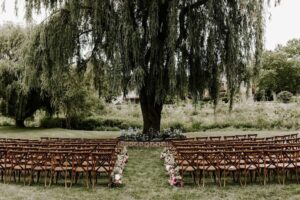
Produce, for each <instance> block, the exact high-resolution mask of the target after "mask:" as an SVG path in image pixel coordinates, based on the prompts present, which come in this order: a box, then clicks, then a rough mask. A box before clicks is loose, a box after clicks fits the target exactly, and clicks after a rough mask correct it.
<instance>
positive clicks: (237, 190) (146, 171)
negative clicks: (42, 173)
mask: <svg viewBox="0 0 300 200" xmlns="http://www.w3.org/2000/svg"><path fill="white" fill-rule="evenodd" d="M248 133H258V136H259V137H265V136H273V135H280V134H288V133H295V131H274V130H273V131H259V132H257V131H249V130H248V131H240V130H218V131H206V132H192V133H187V134H186V135H187V136H189V137H194V136H206V135H236V134H248ZM118 135H119V132H118V131H109V132H104V131H74V130H65V129H40V128H28V129H16V128H11V127H1V128H0V137H12V138H32V139H38V138H39V137H43V136H49V137H87V138H108V137H111V138H114V137H117V136H118ZM128 150H129V151H128V153H129V162H128V165H127V166H126V169H125V172H124V180H123V182H124V185H123V186H122V187H118V188H111V189H110V188H107V187H105V186H101V185H100V186H98V187H97V188H95V189H94V190H92V189H85V188H84V187H82V186H81V185H78V186H74V187H72V188H68V189H65V188H64V186H63V185H53V186H51V187H50V188H44V186H43V185H42V184H41V185H36V184H35V185H33V186H23V184H15V183H12V184H3V183H1V184H0V194H1V195H0V199H12V200H19V199H20V200H21V199H22V200H23V199H26V200H32V199H35V200H39V199H47V200H48V199H49V200H52V199H53V200H54V199H61V200H63V199H64V200H65V199H120V200H129V199H130V200H131V199H146V200H147V199H149V200H150V199H151V200H152V199H157V200H158V199H180V200H184V199H188V200H192V199H299V198H300V187H299V185H297V184H295V183H288V184H286V185H279V184H277V183H274V184H273V183H272V184H270V185H266V186H261V185H259V184H253V185H251V184H250V185H247V186H245V187H241V186H240V185H239V184H229V185H228V186H226V187H225V188H223V187H218V186H216V185H215V184H209V185H207V186H205V187H202V186H197V185H194V184H191V183H187V184H186V185H185V186H184V187H183V188H176V187H172V186H170V185H169V184H168V182H167V180H168V175H167V173H166V172H165V170H164V166H163V162H162V161H161V160H160V159H159V156H160V152H161V151H162V149H161V148H150V149H147V148H129V149H128Z"/></svg>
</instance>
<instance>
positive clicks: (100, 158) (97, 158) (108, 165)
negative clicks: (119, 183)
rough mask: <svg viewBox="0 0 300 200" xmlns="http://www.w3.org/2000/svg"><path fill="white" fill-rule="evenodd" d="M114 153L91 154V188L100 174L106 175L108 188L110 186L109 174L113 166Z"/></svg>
mask: <svg viewBox="0 0 300 200" xmlns="http://www.w3.org/2000/svg"><path fill="white" fill-rule="evenodd" d="M115 160H116V156H115V152H97V153H95V152H94V153H92V163H93V170H92V173H93V175H92V176H93V182H92V184H93V188H94V187H95V184H96V183H97V176H98V175H100V174H102V173H103V174H107V176H108V186H109V187H111V186H112V178H111V173H112V171H113V168H114V165H115Z"/></svg>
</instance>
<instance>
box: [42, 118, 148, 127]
mask: <svg viewBox="0 0 300 200" xmlns="http://www.w3.org/2000/svg"><path fill="white" fill-rule="evenodd" d="M68 122H69V126H68V127H67V126H66V124H67V120H66V119H65V118H49V117H47V118H43V119H42V120H41V122H40V126H41V127H42V128H66V127H67V128H70V129H75V130H120V129H128V128H129V127H136V128H141V127H142V125H141V124H138V123H137V122H127V121H123V120H119V119H101V118H87V119H81V118H72V119H69V121H68Z"/></svg>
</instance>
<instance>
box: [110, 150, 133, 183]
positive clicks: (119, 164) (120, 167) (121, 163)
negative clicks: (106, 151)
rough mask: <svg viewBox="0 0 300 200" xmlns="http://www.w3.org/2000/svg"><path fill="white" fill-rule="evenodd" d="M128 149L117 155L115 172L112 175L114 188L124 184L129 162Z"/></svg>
mask: <svg viewBox="0 0 300 200" xmlns="http://www.w3.org/2000/svg"><path fill="white" fill-rule="evenodd" d="M128 158H129V156H128V153H127V148H126V147H123V149H122V150H121V152H120V154H118V155H117V161H116V164H115V167H114V170H113V172H112V174H111V178H112V183H113V185H114V186H119V185H121V184H122V178H123V171H124V168H125V165H126V163H127V162H128Z"/></svg>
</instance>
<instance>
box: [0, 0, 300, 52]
mask: <svg viewBox="0 0 300 200" xmlns="http://www.w3.org/2000/svg"><path fill="white" fill-rule="evenodd" d="M2 1H3V0H0V2H2ZM273 1H274V0H273ZM14 2H15V0H6V6H5V7H6V8H5V10H6V12H4V13H3V12H2V11H0V24H3V23H6V22H7V21H11V22H13V23H18V24H21V25H26V21H25V19H24V10H23V9H22V7H24V3H22V2H24V1H23V0H19V2H20V6H19V11H18V16H16V13H15V5H14ZM266 16H267V17H266V31H265V48H266V49H268V50H273V49H274V48H275V47H276V46H277V45H278V44H282V45H284V44H286V42H287V41H288V40H290V39H294V38H299V39H300V25H299V19H300V0H281V4H280V5H279V6H276V7H275V6H271V7H270V8H269V9H268V11H267V13H266ZM44 18H45V12H43V13H42V14H40V15H37V14H35V15H34V16H33V19H34V20H33V22H34V23H39V22H41V21H42V20H43V19H44ZM269 18H270V19H269Z"/></svg>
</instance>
